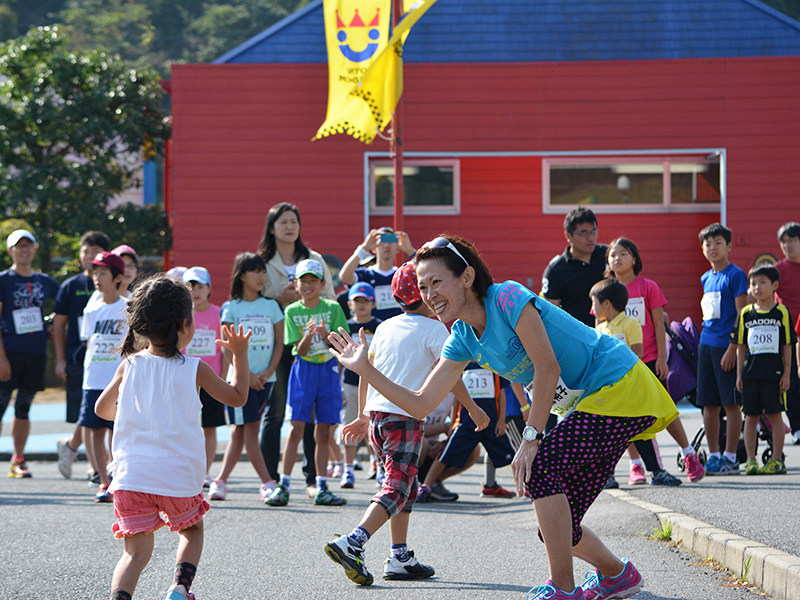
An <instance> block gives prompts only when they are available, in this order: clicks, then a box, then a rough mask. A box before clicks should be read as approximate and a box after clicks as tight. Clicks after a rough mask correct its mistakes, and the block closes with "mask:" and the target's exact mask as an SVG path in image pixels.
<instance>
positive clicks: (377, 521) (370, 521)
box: [358, 502, 394, 539]
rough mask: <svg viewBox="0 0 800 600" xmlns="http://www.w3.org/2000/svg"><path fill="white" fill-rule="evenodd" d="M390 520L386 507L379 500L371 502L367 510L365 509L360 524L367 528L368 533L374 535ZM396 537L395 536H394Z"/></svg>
mask: <svg viewBox="0 0 800 600" xmlns="http://www.w3.org/2000/svg"><path fill="white" fill-rule="evenodd" d="M388 520H389V515H388V514H387V513H386V509H385V508H383V506H381V505H380V504H378V503H377V502H370V504H369V507H367V510H366V511H364V516H363V517H361V521H359V523H358V526H359V527H363V528H364V529H366V530H367V533H369V534H370V535H374V533H375V532H376V531H378V529H380V528H381V527H383V524H384V523H386V521H388ZM392 539H394V538H392Z"/></svg>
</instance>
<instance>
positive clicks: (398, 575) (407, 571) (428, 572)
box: [383, 550, 436, 580]
mask: <svg viewBox="0 0 800 600" xmlns="http://www.w3.org/2000/svg"><path fill="white" fill-rule="evenodd" d="M435 574H436V571H434V569H433V567H429V566H428V565H423V564H422V563H421V562H419V561H418V560H417V559H416V557H415V556H414V551H413V550H410V551H409V552H408V558H407V559H406V560H405V561H402V560H400V559H399V558H397V557H395V556H390V557H389V558H387V559H386V560H385V561H384V563H383V578H384V579H393V580H408V579H428V578H429V577H433V576H434V575H435Z"/></svg>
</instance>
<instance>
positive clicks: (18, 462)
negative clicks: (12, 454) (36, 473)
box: [8, 458, 33, 479]
mask: <svg viewBox="0 0 800 600" xmlns="http://www.w3.org/2000/svg"><path fill="white" fill-rule="evenodd" d="M8 476H9V477H13V478H14V479H22V478H24V477H33V475H31V472H30V470H29V469H28V465H27V464H25V459H24V458H15V459H14V460H13V461H11V464H10V465H8Z"/></svg>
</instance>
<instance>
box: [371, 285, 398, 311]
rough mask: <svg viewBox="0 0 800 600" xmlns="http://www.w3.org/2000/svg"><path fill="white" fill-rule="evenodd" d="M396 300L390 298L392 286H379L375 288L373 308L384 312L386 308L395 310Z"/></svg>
mask: <svg viewBox="0 0 800 600" xmlns="http://www.w3.org/2000/svg"><path fill="white" fill-rule="evenodd" d="M397 306H398V305H397V300H395V299H394V296H392V286H390V285H379V286H377V287H376V288H375V308H377V309H378V310H386V309H387V308H397Z"/></svg>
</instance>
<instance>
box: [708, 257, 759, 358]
mask: <svg viewBox="0 0 800 600" xmlns="http://www.w3.org/2000/svg"><path fill="white" fill-rule="evenodd" d="M700 281H702V282H703V299H702V301H701V302H700V306H701V308H702V309H703V330H702V331H701V332H700V343H701V344H705V345H706V346H715V347H717V348H727V347H728V344H729V343H730V341H731V331H733V327H734V325H735V324H736V317H737V316H738V312H737V310H736V297H737V296H740V295H741V294H746V293H747V286H748V282H747V275H746V274H745V272H744V271H742V270H741V269H740V268H739V267H737V266H736V265H734V264H729V265H728V266H727V267H725V268H724V269H722V271H720V272H719V273H714V269H710V270H708V271H706V272H705V273H703V276H702V277H700Z"/></svg>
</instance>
